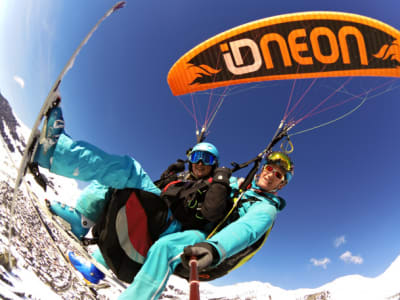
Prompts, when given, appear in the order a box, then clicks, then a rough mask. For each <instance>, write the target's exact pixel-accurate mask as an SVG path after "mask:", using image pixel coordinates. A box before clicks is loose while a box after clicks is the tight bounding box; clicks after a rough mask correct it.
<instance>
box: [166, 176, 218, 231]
mask: <svg viewBox="0 0 400 300" xmlns="http://www.w3.org/2000/svg"><path fill="white" fill-rule="evenodd" d="M211 182H212V178H209V179H207V180H202V179H201V180H197V181H186V180H176V181H172V182H170V183H169V184H168V185H166V186H165V188H164V189H163V191H162V193H161V198H162V199H163V200H164V202H165V203H167V205H168V207H169V208H170V210H171V211H172V214H173V215H174V217H175V218H176V219H177V220H178V221H179V222H180V223H181V224H182V229H183V230H185V229H187V228H191V229H193V228H197V229H202V228H203V227H204V226H206V225H207V224H208V223H209V221H207V220H206V219H204V217H203V216H202V214H201V208H202V205H203V202H204V197H205V193H206V192H207V190H208V189H209V187H210V184H211Z"/></svg>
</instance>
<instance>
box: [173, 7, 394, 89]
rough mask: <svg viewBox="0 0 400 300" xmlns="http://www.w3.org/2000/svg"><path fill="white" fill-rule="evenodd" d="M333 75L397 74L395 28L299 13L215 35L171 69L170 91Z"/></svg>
mask: <svg viewBox="0 0 400 300" xmlns="http://www.w3.org/2000/svg"><path fill="white" fill-rule="evenodd" d="M338 76H387V77H400V32H399V31H398V30H396V29H394V28H393V27H390V26H389V25H386V24H384V23H382V22H380V21H377V20H374V19H371V18H368V17H364V16H360V15H356V14H350V13H341V12H304V13H294V14H287V15H280V16H275V17H271V18H266V19H262V20H258V21H254V22H251V23H247V24H244V25H241V26H238V27H236V28H233V29H231V30H228V31H225V32H223V33H221V34H218V35H216V36H214V37H212V38H210V39H209V40H207V41H205V42H203V43H202V44H200V45H198V46H197V47H195V48H193V49H192V50H190V51H189V52H188V53H186V54H185V55H183V56H182V57H181V58H180V59H179V60H178V61H177V62H176V63H175V64H174V66H173V67H172V68H171V70H170V72H169V74H168V84H169V86H170V88H171V91H172V93H173V94H174V95H183V94H186V93H192V92H196V91H200V90H206V89H212V88H216V87H222V86H228V85H232V84H239V83H246V82H253V81H265V80H278V79H296V78H311V77H312V78H315V77H338Z"/></svg>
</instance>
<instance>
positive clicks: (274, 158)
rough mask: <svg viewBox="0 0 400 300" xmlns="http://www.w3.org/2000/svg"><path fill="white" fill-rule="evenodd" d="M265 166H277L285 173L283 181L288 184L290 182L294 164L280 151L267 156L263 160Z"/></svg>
mask: <svg viewBox="0 0 400 300" xmlns="http://www.w3.org/2000/svg"><path fill="white" fill-rule="evenodd" d="M265 164H271V165H277V166H279V167H281V168H282V169H283V170H285V171H286V174H285V180H286V182H287V183H288V182H289V181H290V180H292V177H293V174H294V164H293V162H292V161H291V159H290V157H289V156H288V155H287V154H285V153H283V152H280V151H274V152H271V153H269V154H268V155H267V157H266V158H265Z"/></svg>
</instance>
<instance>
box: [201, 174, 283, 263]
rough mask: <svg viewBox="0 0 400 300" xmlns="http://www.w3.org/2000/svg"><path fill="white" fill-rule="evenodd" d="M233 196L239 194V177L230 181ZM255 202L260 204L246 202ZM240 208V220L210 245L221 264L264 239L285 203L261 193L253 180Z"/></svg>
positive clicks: (228, 226)
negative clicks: (237, 192) (217, 254)
mask: <svg viewBox="0 0 400 300" xmlns="http://www.w3.org/2000/svg"><path fill="white" fill-rule="evenodd" d="M231 187H232V193H235V192H236V191H238V182H237V180H236V178H233V179H232V181H231ZM248 199H255V200H257V201H245V200H248ZM241 200H242V203H241V204H239V206H238V213H239V218H238V219H237V220H231V223H230V224H228V225H227V226H225V227H224V228H223V229H222V230H221V231H219V232H217V233H216V234H215V235H214V236H212V237H211V238H210V239H209V240H208V241H207V242H209V243H210V244H212V245H213V246H214V247H215V248H216V249H217V250H218V253H219V261H218V263H220V262H222V261H223V260H224V259H226V258H227V257H231V256H233V255H235V254H237V253H238V252H240V251H242V250H243V249H246V248H247V247H249V246H250V245H252V244H254V243H255V242H256V241H257V240H258V239H259V238H261V237H262V236H263V235H264V234H265V233H266V232H267V231H268V229H269V228H270V227H271V226H272V224H273V223H274V221H275V219H276V216H277V213H278V212H279V211H280V210H282V209H283V208H284V207H285V205H286V203H285V200H283V199H282V198H280V197H278V196H276V195H274V194H271V193H265V192H262V191H261V190H260V189H259V188H258V187H257V185H256V184H255V180H253V183H252V187H251V188H250V189H248V190H247V191H245V192H244V193H243V194H242V195H241Z"/></svg>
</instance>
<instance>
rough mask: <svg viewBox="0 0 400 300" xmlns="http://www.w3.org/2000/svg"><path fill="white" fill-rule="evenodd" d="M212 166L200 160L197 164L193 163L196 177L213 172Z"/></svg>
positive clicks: (193, 171) (205, 175)
mask: <svg viewBox="0 0 400 300" xmlns="http://www.w3.org/2000/svg"><path fill="white" fill-rule="evenodd" d="M211 170H212V166H206V165H205V164H203V162H202V161H201V160H200V161H199V162H198V163H197V164H193V163H192V173H193V175H194V176H195V177H196V178H203V177H207V176H209V175H210V174H211Z"/></svg>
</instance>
